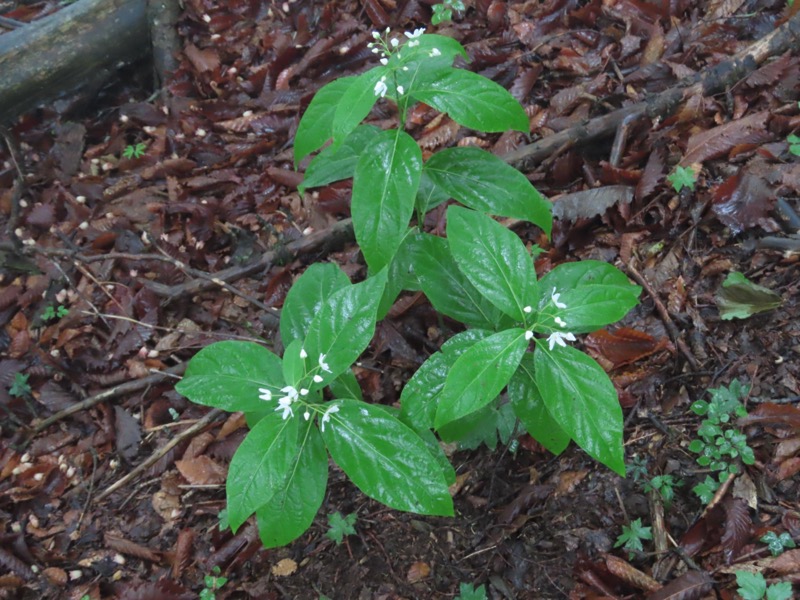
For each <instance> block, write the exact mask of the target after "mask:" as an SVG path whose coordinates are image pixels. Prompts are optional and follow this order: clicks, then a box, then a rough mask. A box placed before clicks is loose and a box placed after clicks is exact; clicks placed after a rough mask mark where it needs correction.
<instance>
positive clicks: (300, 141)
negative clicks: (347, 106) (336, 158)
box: [294, 77, 369, 165]
mask: <svg viewBox="0 0 800 600" xmlns="http://www.w3.org/2000/svg"><path fill="white" fill-rule="evenodd" d="M355 81H356V78H355V77H340V78H339V79H337V80H335V81H331V82H330V83H328V84H327V85H325V86H324V87H322V88H320V90H319V91H318V92H317V93H316V94H315V95H314V98H313V99H312V100H311V103H310V104H309V105H308V108H307V109H306V112H305V113H303V118H302V119H300V124H299V125H298V126H297V133H296V134H295V136H294V164H295V165H297V164H299V163H300V161H301V160H303V159H304V158H305V157H306V156H308V155H309V154H311V153H312V152H314V151H315V150H319V149H320V148H322V146H323V145H324V144H325V142H327V141H328V140H329V139H330V138H331V137H333V116H334V114H335V113H336V109H337V107H338V106H339V103H340V102H341V100H342V96H344V93H345V92H346V91H347V90H348V89H349V88H350V87H351V86H352V85H353V84H354V83H355ZM367 112H369V111H367ZM359 121H360V120H359Z"/></svg>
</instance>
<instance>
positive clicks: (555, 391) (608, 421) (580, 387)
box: [534, 340, 625, 477]
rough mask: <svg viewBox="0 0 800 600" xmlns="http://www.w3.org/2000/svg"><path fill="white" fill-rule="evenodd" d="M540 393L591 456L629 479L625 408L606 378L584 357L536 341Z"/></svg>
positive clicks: (537, 379)
mask: <svg viewBox="0 0 800 600" xmlns="http://www.w3.org/2000/svg"><path fill="white" fill-rule="evenodd" d="M534 374H535V375H534V377H535V380H536V387H538V388H539V392H540V393H541V395H542V398H543V399H544V403H545V406H547V411H548V412H549V413H550V415H551V416H552V417H553V418H554V419H555V421H556V422H557V423H558V424H559V425H560V426H561V428H562V429H563V430H564V431H565V432H566V433H567V434H569V436H570V437H571V438H572V439H573V440H575V442H576V443H577V444H578V445H579V446H580V447H581V448H583V449H584V450H585V451H586V452H587V453H588V454H589V456H591V457H592V458H595V459H596V460H598V461H600V462H601V463H603V464H604V465H606V466H607V467H608V468H610V469H611V470H613V471H615V472H617V473H619V474H620V475H621V476H623V477H624V476H625V460H624V452H623V446H622V425H623V420H622V408H620V405H619V399H618V398H617V392H616V390H615V389H614V384H612V383H611V380H610V379H609V378H608V375H606V372H605V371H603V369H602V368H601V367H600V365H598V364H597V363H596V362H595V361H594V360H592V359H591V358H590V357H588V356H587V355H586V354H584V353H583V352H581V351H579V350H576V349H575V348H572V347H571V346H567V347H565V348H562V347H560V346H556V347H555V348H554V349H553V350H549V349H548V347H547V342H546V341H545V340H536V350H535V351H534Z"/></svg>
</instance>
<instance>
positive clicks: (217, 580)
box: [200, 567, 228, 600]
mask: <svg viewBox="0 0 800 600" xmlns="http://www.w3.org/2000/svg"><path fill="white" fill-rule="evenodd" d="M219 573H220V569H219V567H214V568H213V569H211V575H206V576H205V577H204V578H203V583H204V584H205V586H206V587H205V588H203V589H202V590H201V591H200V600H215V598H216V597H217V595H216V592H217V591H218V590H219V589H220V588H221V587H222V586H224V585H225V584H226V583H228V578H227V577H220V576H219Z"/></svg>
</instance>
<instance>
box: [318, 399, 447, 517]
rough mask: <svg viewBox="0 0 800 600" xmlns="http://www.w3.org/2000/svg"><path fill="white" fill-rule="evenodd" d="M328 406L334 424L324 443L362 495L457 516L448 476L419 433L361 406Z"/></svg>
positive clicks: (345, 403) (341, 402)
mask: <svg viewBox="0 0 800 600" xmlns="http://www.w3.org/2000/svg"><path fill="white" fill-rule="evenodd" d="M326 406H327V407H328V409H327V410H328V412H327V417H329V419H330V420H329V421H328V423H327V424H325V429H324V430H323V432H322V437H323V438H324V440H325V444H326V445H327V447H328V451H329V452H330V454H331V456H332V457H333V460H334V461H336V464H338V465H339V466H340V467H341V468H342V470H343V471H344V472H345V473H346V474H347V476H348V477H349V478H350V479H351V480H352V481H353V483H355V484H356V486H357V487H358V488H359V489H360V490H361V491H362V492H364V493H365V494H366V495H367V496H369V497H370V498H373V499H375V500H377V501H379V502H382V503H383V504H385V505H386V506H389V507H391V508H395V509H397V510H405V511H409V512H414V513H419V514H428V515H440V516H452V515H453V501H452V498H451V497H450V494H449V492H448V490H447V485H446V483H445V480H444V475H443V473H442V470H441V468H440V467H439V465H438V464H437V463H436V460H435V459H434V458H433V457H432V456H431V454H430V452H429V451H428V449H427V447H426V446H425V443H424V442H423V441H422V440H421V439H420V438H419V436H418V435H417V434H416V433H414V431H413V430H411V429H409V428H408V427H407V426H406V425H404V424H403V423H401V422H400V421H398V420H397V419H395V418H394V417H392V416H391V415H390V414H389V413H388V412H387V411H385V410H382V409H381V408H380V407H377V406H373V405H371V404H365V403H364V402H359V401H358V400H335V401H333V402H331V403H329V404H327V405H326ZM336 408H338V411H337V412H332V409H336Z"/></svg>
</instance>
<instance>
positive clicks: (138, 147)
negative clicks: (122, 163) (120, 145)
mask: <svg viewBox="0 0 800 600" xmlns="http://www.w3.org/2000/svg"><path fill="white" fill-rule="evenodd" d="M145 150H147V144H145V143H144V142H139V143H138V144H128V145H127V146H125V150H123V151H122V157H123V158H140V157H141V156H144V151H145Z"/></svg>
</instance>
